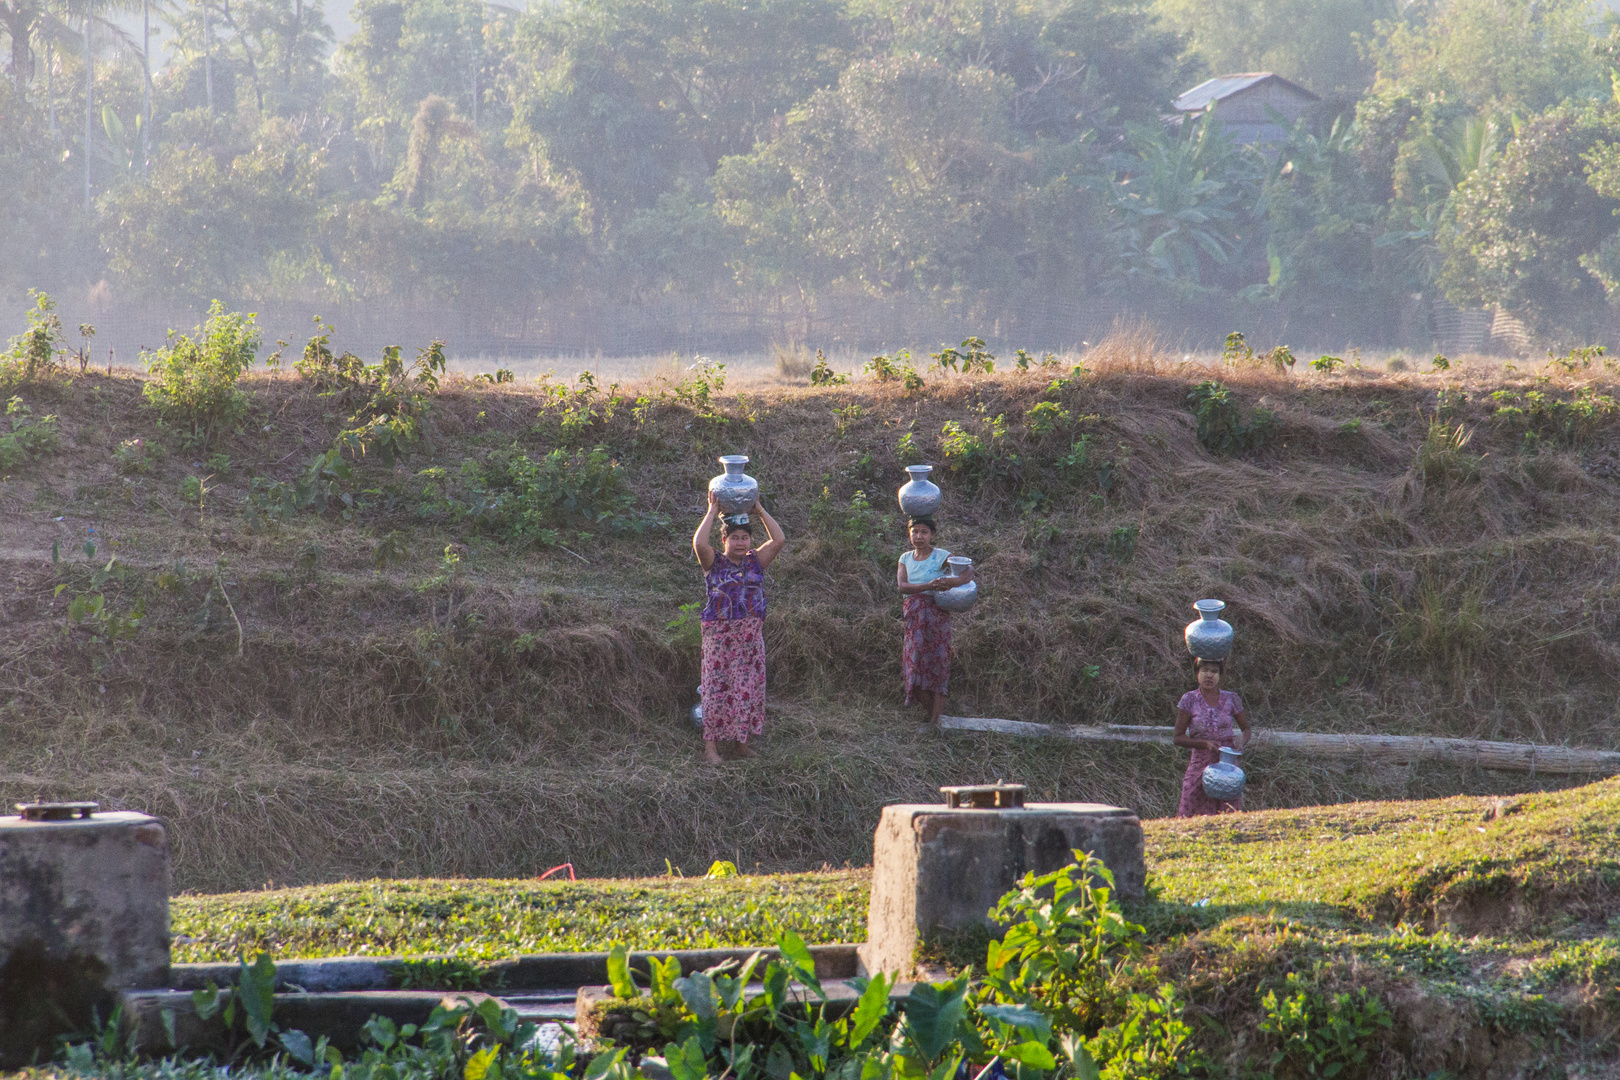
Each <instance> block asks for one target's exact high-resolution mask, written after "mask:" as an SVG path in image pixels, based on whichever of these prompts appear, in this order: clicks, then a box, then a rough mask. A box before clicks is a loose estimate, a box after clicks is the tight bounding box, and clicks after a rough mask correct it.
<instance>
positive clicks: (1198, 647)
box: [1186, 600, 1232, 660]
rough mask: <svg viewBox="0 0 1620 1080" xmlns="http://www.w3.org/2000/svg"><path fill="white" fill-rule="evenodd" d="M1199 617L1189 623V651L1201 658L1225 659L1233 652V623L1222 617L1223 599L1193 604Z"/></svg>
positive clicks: (1187, 633) (1224, 605) (1224, 606)
mask: <svg viewBox="0 0 1620 1080" xmlns="http://www.w3.org/2000/svg"><path fill="white" fill-rule="evenodd" d="M1193 607H1194V608H1195V609H1197V611H1198V618H1196V619H1194V620H1193V621H1192V622H1190V623H1188V624H1187V630H1186V637H1187V651H1188V652H1190V653H1192V654H1193V655H1194V656H1196V657H1197V658H1198V659H1200V660H1225V659H1226V658H1227V657H1228V656H1230V655H1231V653H1232V624H1231V623H1229V622H1227V621H1226V620H1225V619H1222V618H1220V617H1219V616H1220V613H1221V612H1222V611H1224V610H1225V609H1226V604H1225V602H1224V601H1221V600H1200V601H1198V602H1197V603H1195V604H1194V605H1193Z"/></svg>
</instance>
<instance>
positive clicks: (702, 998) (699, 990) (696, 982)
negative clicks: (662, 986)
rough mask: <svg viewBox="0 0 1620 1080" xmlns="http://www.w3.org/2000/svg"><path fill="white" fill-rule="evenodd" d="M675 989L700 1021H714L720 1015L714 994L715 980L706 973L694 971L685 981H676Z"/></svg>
mask: <svg viewBox="0 0 1620 1080" xmlns="http://www.w3.org/2000/svg"><path fill="white" fill-rule="evenodd" d="M675 989H676V990H677V991H679V992H680V995H681V1000H682V1001H685V1002H686V1007H687V1008H688V1009H691V1010H692V1015H693V1016H696V1017H697V1018H698V1019H699V1020H713V1019H714V1018H715V1017H716V1016H718V1015H719V1010H718V1009H717V1008H716V1001H715V994H714V980H713V979H711V978H709V973H708V972H706V971H694V972H693V973H692V974H690V975H688V976H686V977H685V978H684V979H676V980H675Z"/></svg>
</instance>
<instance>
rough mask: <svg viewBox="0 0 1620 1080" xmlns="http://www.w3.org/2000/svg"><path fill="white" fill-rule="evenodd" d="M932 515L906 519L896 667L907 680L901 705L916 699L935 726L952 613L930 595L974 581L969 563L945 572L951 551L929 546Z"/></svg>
mask: <svg viewBox="0 0 1620 1080" xmlns="http://www.w3.org/2000/svg"><path fill="white" fill-rule="evenodd" d="M936 531H938V530H937V529H936V528H935V526H934V519H933V518H930V517H914V518H912V519H911V520H910V522H909V523H908V532H909V535H910V539H911V550H910V551H906V552H902V553H901V555H900V565H899V569H897V570H896V571H895V581H896V583H897V584H898V585H899V586H900V594H901V595H902V596H903V597H905V600H904V602H903V606H902V609H901V610H902V616H901V625H902V626H903V628H904V635H903V637H902V640H901V647H900V671H901V674H902V675H903V676H904V678H905V683H906V704H907V705H910V704H911V703H912V702H913V701H920V702H921V703H922V704H923V705H926V706H927V707H928V724H929V725H930V726H932V727H936V728H937V727H938V726H939V718H940V714H941V713H943V712H944V711H945V698H946V695H947V693H948V692H949V691H950V686H951V613H950V612H948V611H944V610H942V609H941V608H940V607H939V605H937V604H935V603H934V598H933V596H932V595H931V594H932V593H937V592H944V591H945V590H946V589H954V588H956V587H957V586H958V585H965V584H966V583H967V582H969V581H972V580H973V567H972V566H968V567H966V568H964V569H963V571H962V573H961V575H960V576H957V577H951V576H949V575H948V574H947V572H946V566H945V560H946V559H948V558H950V556H951V553H950V552H948V551H946V550H945V549H944V548H939V547H935V546H934V533H935V532H936Z"/></svg>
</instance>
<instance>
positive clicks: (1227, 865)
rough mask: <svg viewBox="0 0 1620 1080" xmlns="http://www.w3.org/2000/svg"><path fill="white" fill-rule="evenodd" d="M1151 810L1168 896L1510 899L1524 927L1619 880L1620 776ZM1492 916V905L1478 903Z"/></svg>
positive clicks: (1186, 901) (1320, 913) (1255, 901)
mask: <svg viewBox="0 0 1620 1080" xmlns="http://www.w3.org/2000/svg"><path fill="white" fill-rule="evenodd" d="M1491 805H1492V804H1491V801H1490V800H1485V799H1480V798H1477V797H1462V798H1455V799H1439V800H1430V801H1424V802H1389V803H1351V804H1347V805H1342V806H1330V807H1320V808H1311V809H1306V810H1286V811H1266V812H1260V813H1252V814H1243V815H1241V816H1238V815H1233V816H1228V817H1222V818H1218V819H1215V820H1207V819H1206V820H1204V821H1188V820H1166V821H1151V822H1148V823H1146V825H1147V829H1146V831H1147V846H1148V862H1149V870H1150V875H1151V878H1152V881H1153V882H1154V884H1155V885H1156V887H1157V890H1158V897H1159V899H1160V900H1161V901H1163V902H1165V903H1167V904H1172V905H1196V906H1198V907H1207V908H1210V909H1212V911H1211V914H1217V913H1220V912H1221V911H1223V910H1224V911H1232V910H1240V909H1256V908H1264V909H1267V910H1273V909H1274V910H1276V911H1278V912H1279V913H1288V914H1292V915H1295V916H1299V917H1304V918H1318V919H1326V920H1328V921H1330V922H1331V921H1336V920H1337V919H1338V918H1339V917H1342V916H1345V915H1348V916H1352V917H1358V918H1377V919H1381V920H1384V921H1388V922H1394V921H1398V920H1400V919H1414V918H1424V917H1428V916H1429V915H1431V914H1432V913H1434V912H1435V911H1437V910H1438V911H1441V912H1442V913H1444V912H1446V911H1451V910H1456V909H1457V908H1459V907H1467V906H1469V905H1473V906H1475V907H1478V906H1480V905H1485V904H1489V903H1490V902H1492V901H1501V902H1502V903H1504V904H1509V903H1511V904H1513V905H1516V911H1515V912H1513V913H1511V915H1510V914H1509V913H1503V914H1502V916H1501V917H1502V918H1503V919H1504V920H1510V921H1511V920H1517V922H1518V924H1519V925H1520V926H1521V927H1525V928H1528V927H1532V926H1554V925H1556V920H1558V919H1561V918H1562V919H1568V918H1575V917H1588V916H1591V915H1592V914H1594V913H1596V912H1600V911H1601V910H1602V908H1603V907H1604V906H1605V900H1606V898H1607V897H1608V896H1609V895H1610V894H1611V893H1612V892H1613V891H1615V890H1616V889H1617V888H1620V781H1616V780H1606V781H1602V782H1599V783H1596V784H1590V785H1587V786H1586V787H1581V788H1573V789H1570V790H1566V791H1558V792H1548V793H1541V794H1531V795H1521V796H1515V797H1512V798H1509V799H1507V800H1505V801H1504V803H1503V804H1502V810H1503V811H1504V812H1503V813H1501V815H1500V816H1496V817H1494V818H1488V817H1487V811H1488V809H1489V808H1490V807H1491ZM1477 917H1479V918H1488V917H1489V915H1488V914H1481V915H1478V916H1477Z"/></svg>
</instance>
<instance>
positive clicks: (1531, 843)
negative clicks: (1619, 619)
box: [172, 780, 1620, 977]
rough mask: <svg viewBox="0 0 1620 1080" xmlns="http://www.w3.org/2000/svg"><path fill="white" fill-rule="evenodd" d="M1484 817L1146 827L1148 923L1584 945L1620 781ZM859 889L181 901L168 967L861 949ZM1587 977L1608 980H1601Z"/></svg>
mask: <svg viewBox="0 0 1620 1080" xmlns="http://www.w3.org/2000/svg"><path fill="white" fill-rule="evenodd" d="M1491 805H1492V803H1491V801H1490V800H1484V799H1480V798H1477V797H1462V798H1455V799H1443V800H1431V801H1424V802H1388V803H1352V804H1346V805H1340V806H1329V807H1320V808H1311V809H1304V810H1277V811H1264V812H1259V813H1251V814H1243V815H1232V816H1225V817H1221V818H1215V819H1208V818H1206V819H1203V820H1174V819H1170V820H1159V821H1149V822H1147V823H1146V843H1147V859H1148V868H1149V877H1150V882H1151V883H1152V885H1153V887H1154V889H1155V890H1156V896H1157V901H1158V902H1157V903H1156V904H1150V905H1146V908H1147V910H1146V911H1145V912H1144V918H1145V919H1146V920H1147V921H1148V922H1149V923H1150V926H1151V925H1154V924H1156V925H1157V926H1158V927H1159V929H1160V932H1161V933H1175V932H1184V931H1187V930H1192V929H1197V928H1199V927H1205V928H1208V927H1213V926H1215V925H1217V924H1219V923H1221V922H1222V921H1223V920H1226V919H1228V918H1231V917H1233V916H1237V915H1241V914H1266V915H1272V916H1278V917H1284V918H1288V919H1293V920H1295V921H1298V922H1301V923H1306V924H1310V925H1313V926H1316V927H1319V928H1322V929H1324V930H1339V931H1344V932H1375V933H1376V934H1379V935H1381V934H1383V931H1382V930H1376V928H1375V927H1374V926H1372V925H1370V924H1369V923H1368V921H1367V920H1374V921H1375V922H1376V923H1377V924H1380V925H1382V926H1392V925H1394V924H1397V923H1399V922H1401V921H1403V920H1407V921H1413V922H1424V921H1426V920H1428V919H1429V917H1430V916H1431V915H1433V913H1434V912H1435V911H1436V910H1439V911H1440V912H1441V913H1442V914H1444V913H1445V912H1448V911H1456V910H1459V909H1461V908H1466V907H1468V905H1470V904H1472V905H1474V907H1475V908H1481V907H1482V906H1483V910H1484V914H1483V915H1479V916H1478V918H1479V919H1483V920H1484V922H1483V923H1482V924H1481V925H1480V926H1478V927H1476V929H1477V931H1478V933H1482V934H1484V935H1485V936H1487V937H1491V936H1497V935H1500V934H1509V935H1517V936H1519V937H1521V938H1523V937H1527V936H1535V935H1541V936H1546V935H1547V934H1548V933H1551V934H1554V935H1557V936H1566V935H1565V931H1566V930H1567V929H1568V928H1569V926H1570V925H1571V924H1572V923H1573V922H1574V921H1577V920H1579V921H1584V922H1585V923H1586V924H1588V925H1587V933H1588V934H1590V932H1591V931H1592V929H1594V928H1593V927H1592V926H1591V925H1590V924H1591V923H1592V921H1593V919H1594V917H1597V916H1601V915H1602V914H1603V912H1604V910H1605V908H1606V904H1607V900H1608V897H1609V896H1610V895H1611V893H1612V892H1614V891H1616V890H1617V889H1620V781H1616V780H1610V781H1602V782H1600V783H1596V784H1591V785H1588V786H1586V787H1582V788H1575V789H1570V790H1566V791H1558V792H1548V793H1541V794H1532V795H1523V796H1516V797H1513V798H1510V799H1508V800H1506V801H1505V802H1504V803H1502V804H1500V805H1501V810H1502V811H1503V812H1502V813H1500V814H1499V815H1498V816H1495V817H1491V818H1487V815H1486V811H1487V809H1488V808H1489V807H1490V806H1491ZM868 882H869V876H868V874H867V873H866V872H863V871H835V872H828V873H807V874H783V875H762V876H744V877H736V878H720V879H714V880H706V879H687V878H647V879H636V880H593V881H581V882H561V883H551V882H544V883H542V882H533V881H484V880H410V881H373V882H362V883H348V884H339V885H322V886H313V887H309V888H301V889H288V890H280V891H276V892H265V893H236V894H229V895H222V896H188V897H178V898H176V899H175V901H174V904H173V916H172V917H173V923H174V933H175V935H176V937H177V938H178V939H179V940H177V943H176V946H175V953H174V954H175V959H176V960H177V961H200V960H229V959H233V958H235V957H236V956H237V955H239V954H241V953H242V952H254V951H257V950H259V949H264V950H267V951H269V952H270V953H271V954H272V955H273V956H276V957H278V958H287V959H291V958H295V957H313V956H342V955H401V956H413V955H418V956H419V955H424V954H433V953H447V954H451V955H455V956H460V957H465V958H468V959H498V958H504V957H510V956H514V955H518V954H522V953H533V952H556V951H587V950H601V949H607V948H610V947H612V946H613V945H615V944H618V943H621V942H622V943H624V944H626V945H628V946H630V947H631V948H637V949H647V948H706V947H714V946H731V945H740V946H747V945H769V944H772V943H773V942H774V941H775V939H776V936H777V934H778V932H779V931H780V930H781V929H783V928H789V927H791V928H792V929H794V930H795V931H797V932H798V933H800V934H801V935H803V936H804V938H805V939H806V940H807V941H811V942H833V941H859V940H862V939H864V937H865V919H866V902H867V892H868ZM1492 903H1497V904H1498V906H1500V907H1502V908H1503V912H1504V913H1503V914H1501V915H1500V925H1497V926H1493V925H1490V922H1489V920H1490V919H1491V918H1495V917H1497V915H1495V914H1493V912H1492V909H1491V908H1490V905H1491V904H1492ZM1442 921H1443V920H1442ZM1466 936H1470V937H1472V936H1474V933H1473V932H1470V934H1469V935H1466ZM1424 948H1428V946H1424ZM1591 948H1600V947H1599V946H1591ZM1546 962H1547V963H1553V962H1554V961H1553V959H1552V958H1546ZM1557 962H1558V963H1566V961H1565V960H1559V961H1557ZM1575 962H1576V961H1574V960H1568V961H1567V963H1575ZM1582 962H1583V963H1584V961H1582ZM1593 963H1596V964H1597V968H1598V969H1599V970H1601V971H1607V970H1608V968H1609V967H1611V966H1614V964H1613V961H1611V960H1607V959H1602V958H1599V960H1598V961H1593ZM1588 966H1590V965H1588ZM1532 974H1533V973H1532ZM1603 977H1607V976H1603Z"/></svg>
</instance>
